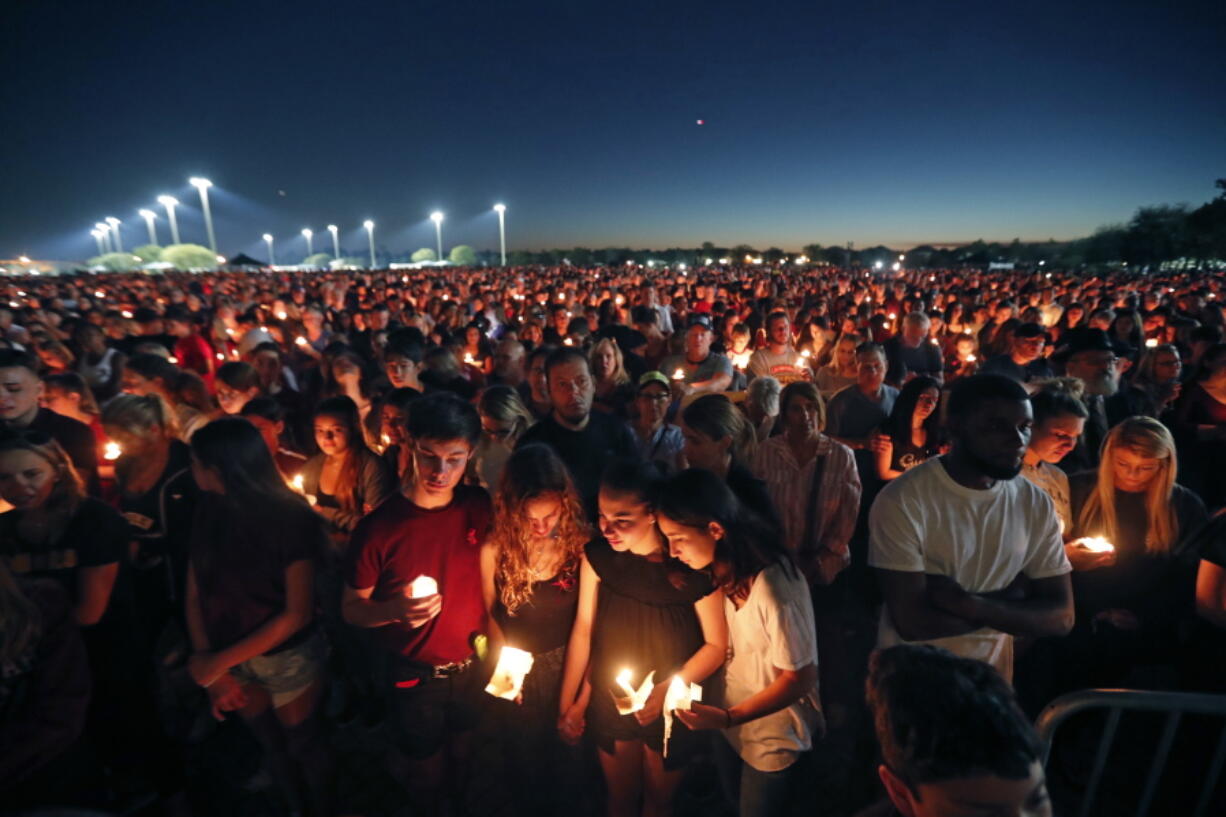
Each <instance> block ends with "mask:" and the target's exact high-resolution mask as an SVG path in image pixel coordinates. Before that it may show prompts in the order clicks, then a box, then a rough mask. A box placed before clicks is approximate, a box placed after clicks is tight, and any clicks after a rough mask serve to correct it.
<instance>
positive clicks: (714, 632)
mask: <svg viewBox="0 0 1226 817" xmlns="http://www.w3.org/2000/svg"><path fill="white" fill-rule="evenodd" d="M654 474H655V472H654V471H653V470H651V468H650V466H644V465H641V464H638V463H625V464H622V463H615V464H614V465H613V466H611V467H610V468H609V470H608V471H606V472H605V475H604V478H603V479H602V480H601V485H600V495H599V507H600V517H599V522H600V531H601V533H602V534H603V536H601V537H598V538H596V539H593V540H592V541H591V542H589V543H588V545H587V547H586V549H585V551H586V552H585V558H584V559H583V561H582V566H581V568H580V581H579V607H578V611H577V614H576V616H575V625H574V629H573V630H572V632H571V636H570V644H569V647H568V649H567V653H566V667H565V671H564V674H563V678H562V695H561V699H560V701H559V709H558V712H559V720H558V729H559V731H560V732H561V733H562V736H563V739H565V740H568V741H571V742H574V741H577V740H578V739H579V736H580V735H582V734H583V732H584V731H585V730H587V731H590V732H591V734H592V737H593V738H594V740H595V742H596V744H597V746H598V747H599V750H600V751H599V757H600V765H601V768H602V770H603V771H604V777H605V783H606V787H607V789H608V797H609V803H608V809H607V813H608V814H609V815H611V816H612V817H628V816H629V815H636V814H644V815H668V814H670V813H671V812H672V799H673V793H674V792H675V791H676V788H677V784H678V783H680V781H681V776H682V771H683V769H684V766H685V763H686V761H687V760H688V759H689V758H690V757H691V756H692V755H693V753H694V750H695V744H696V737H697V736H696V735H695V734H694V733H691V732H690V731H689V730H688V729H687V728H686V727H685V726H683V725H681V724H680V723H677V722H674V724H673V728H672V736H671V739H670V740H669V743H668V747H667V757H665V751H664V750H665V747H664V724H663V721H662V719H661V714H662V711H663V704H664V694H665V692H666V691H667V688H668V686H669V683H670V681H671V680H672V678H673V676H674V675H679V676H681V679H682V680H683V681H684V682H686V683H701V682H702V681H704V680H705V679H706V678H707V677H708V676H710V675H711V674H712V673H713V672H715V671H716V670H717V669H719V667H720V666H721V665H722V664H723V660H724V653H725V650H726V648H727V643H728V627H727V624H726V622H725V621H724V612H723V599H722V598H721V594H719V593H717V592H715V590H714V588H713V587H712V585H711V582H710V580H709V579H708V578H707V577H706V576H704V575H702V574H700V573H698V572H696V571H694V570H690V569H688V568H686V567H684V566H682V565H679V564H677V563H675V562H671V561H669V560H668V558H667V555H668V553H667V551H668V545H667V542H666V541H665V539H664V537H663V535H662V534H661V533H660V531H659V529H658V528H657V527H656V516H655V511H654V508H653V507H652V505H651V501H650V497H651V494H652V490H653V486H654V479H653V477H654ZM623 670H629V673H628V674H629V676H630V677H629V683H630V685H631V686H633V687H634V688H635V689H639V688H640V687H641V686H642V684H643V681H644V679H645V678H646V677H647V676H648V674H650V673H654V683H655V686H654V688H653V691H652V693H651V695H650V696H649V697H648V698H647V700H646V702H645V704H644V705H643V707H642V709H640V710H639V711H637V712H634V713H633V714H629V715H619V714H618V710H617V706H616V704H615V701H614V697H613V691H614V690H616V689H618V684H617V683H616V680H615V679H616V678H617V676H618V675H619V673H622V671H623Z"/></svg>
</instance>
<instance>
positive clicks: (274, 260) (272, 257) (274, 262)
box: [264, 233, 277, 267]
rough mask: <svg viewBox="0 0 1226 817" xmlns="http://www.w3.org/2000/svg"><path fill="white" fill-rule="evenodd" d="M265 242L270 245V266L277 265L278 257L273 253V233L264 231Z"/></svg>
mask: <svg viewBox="0 0 1226 817" xmlns="http://www.w3.org/2000/svg"><path fill="white" fill-rule="evenodd" d="M264 243H265V244H267V245H268V266H270V267H275V266H276V265H277V257H276V256H275V255H273V254H272V233H264Z"/></svg>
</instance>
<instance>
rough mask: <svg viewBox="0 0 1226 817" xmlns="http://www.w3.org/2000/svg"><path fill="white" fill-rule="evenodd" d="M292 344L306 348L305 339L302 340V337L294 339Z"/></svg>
mask: <svg viewBox="0 0 1226 817" xmlns="http://www.w3.org/2000/svg"><path fill="white" fill-rule="evenodd" d="M294 343H296V344H298V345H299V346H306V345H307V339H306V338H304V337H303V336H302V335H299V336H298V337H296V338H294Z"/></svg>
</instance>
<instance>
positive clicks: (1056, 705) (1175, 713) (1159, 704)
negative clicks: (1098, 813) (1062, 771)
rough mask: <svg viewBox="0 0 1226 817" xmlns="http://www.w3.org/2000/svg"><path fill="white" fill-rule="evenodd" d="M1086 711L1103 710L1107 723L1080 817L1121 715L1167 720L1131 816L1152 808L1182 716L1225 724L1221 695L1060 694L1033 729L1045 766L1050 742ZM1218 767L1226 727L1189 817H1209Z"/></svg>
mask: <svg viewBox="0 0 1226 817" xmlns="http://www.w3.org/2000/svg"><path fill="white" fill-rule="evenodd" d="M1090 710H1099V711H1105V712H1106V713H1107V720H1106V724H1105V726H1104V727H1103V731H1102V735H1101V736H1100V737H1099V740H1098V750H1097V752H1096V754H1095V756H1094V763H1093V766H1092V767H1091V771H1090V779H1089V781H1088V782H1087V784H1086V789H1085V796H1084V799H1083V800H1082V802H1081V809H1080V811H1079V812H1078V814H1079V816H1080V817H1088V816H1089V814H1090V813H1091V809H1092V808H1093V806H1094V798H1095V795H1096V794H1097V793H1098V786H1099V783H1100V782H1101V781H1102V776H1103V770H1104V769H1105V768H1106V765H1107V756H1108V755H1109V754H1110V753H1111V745H1112V743H1113V742H1114V741H1115V735H1116V731H1117V730H1118V729H1119V725H1120V718H1121V717H1122V716H1123V713H1124V712H1154V713H1160V714H1161V713H1164V714H1165V715H1166V719H1165V723H1164V725H1163V728H1162V736H1161V738H1160V739H1159V741H1158V745H1157V747H1156V748H1155V753H1154V759H1153V761H1152V762H1151V763H1150V767H1149V774H1148V775H1147V776H1146V778H1145V787H1144V789H1143V792H1142V794H1141V799H1140V800H1139V801H1138V803H1137V811H1136V817H1146V816H1147V815H1148V814H1149V809H1150V806H1151V805H1153V799H1154V795H1155V794H1156V793H1157V791H1158V783H1159V781H1160V780H1161V779H1162V773H1163V771H1164V770H1165V768H1166V762H1167V759H1168V757H1169V755H1170V753H1171V747H1172V745H1174V743H1175V733H1176V732H1177V731H1178V729H1179V724H1180V721H1181V720H1182V719H1183V717H1184V716H1185V715H1207V716H1211V717H1215V716H1216V717H1221V718H1224V719H1226V695H1205V694H1199V693H1190V692H1149V691H1143V690H1135V689H1087V690H1082V691H1080V692H1070V693H1069V694H1067V695H1061V696H1060V697H1059V698H1057V699H1056V700H1054V701H1052V702H1051V703H1050V704H1048V705H1047V706H1046V707H1044V709H1043V711H1042V712H1041V713H1039V718H1038V721H1037V722H1036V724H1035V726H1036V727H1037V729H1038V732H1039V737H1040V738H1041V739H1042V740H1043V744H1044V750H1043V751H1044V756H1043V765H1044V766H1046V765H1047V761H1048V757H1049V756H1050V754H1051V747H1052V741H1053V739H1054V737H1055V734H1056V730H1057V729H1059V727H1060V725H1061V724H1062V723H1064V722H1065V721H1067V720H1068V719H1069V718H1071V717H1072V716H1074V715H1076V714H1078V713H1081V712H1086V711H1090ZM1223 764H1226V722H1224V723H1223V724H1222V729H1221V733H1220V734H1219V736H1218V740H1217V748H1216V749H1215V750H1214V752H1213V755H1212V758H1211V759H1210V761H1209V766H1208V768H1207V770H1206V774H1205V782H1204V786H1203V787H1202V789H1201V792H1200V796H1199V797H1198V798H1197V802H1196V809H1195V811H1194V812H1193V814H1192V817H1206V815H1207V814H1208V809H1209V803H1210V799H1211V798H1212V796H1213V790H1214V787H1215V786H1216V785H1217V782H1218V780H1219V778H1220V777H1221V775H1222V766H1223Z"/></svg>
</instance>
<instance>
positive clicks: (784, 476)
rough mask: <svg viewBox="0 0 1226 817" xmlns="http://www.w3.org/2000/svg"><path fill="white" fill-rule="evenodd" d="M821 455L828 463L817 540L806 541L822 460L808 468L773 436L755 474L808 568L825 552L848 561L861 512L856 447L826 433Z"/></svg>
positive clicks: (790, 546) (820, 493)
mask: <svg viewBox="0 0 1226 817" xmlns="http://www.w3.org/2000/svg"><path fill="white" fill-rule="evenodd" d="M817 457H820V458H823V459H824V460H825V462H824V465H823V468H822V483H821V485H820V486H818V491H817V515H816V518H815V520H814V525H813V530H814V537H813V539H814V541H812V542H802V541H801V539H802V538H803V537H804V535H805V518H806V516H807V508H806V507H805V506H806V504H807V503H808V501H809V494H810V490H811V484H812V482H813V469H814V467H816V463H817V458H814V459H813V460H810V461H809V462H807V463H806V464H805V465H804V466H803V467H802V466H801V465H800V464H799V463H797V462H796V457H795V456H793V454H792V449H791V448H789V447H788V444H787V442H786V441H785V440H784V438H783V437H782V436H778V437H772V438H770V439H769V440H767V441H766V442H765V443H763V444H762V445H761V446H759V448H758V454H757V457H756V458H755V461H754V473H755V474H757V476H758V477H759V478H760V479H762V480H764V481H765V482H766V486H767V489H768V490H769V491H770V495H771V500H772V501H773V502H774V505H775V508H776V509H777V510H778V512H779V516H780V519H781V520H782V522H783V537H784V543H785V544H786V545H787V547H788V549H789V550H791V551H792V553H795V554H796V555H797V558H798V559H799V561H800V562H801V564H802V565H804V564H805V563H806V562H807V561H808V560H809V559H812V558H813V556H815V555H816V553H817V551H818V550H821V549H826V550H829V551H832V552H834V553H837V554H839V555H840V556H842V557H843V558H844V560H846V559H848V558H849V556H850V551H849V550H848V545H849V543H850V542H851V535H852V533H853V532H854V531H855V529H856V515H857V514H858V513H859V511H860V474H859V472H857V471H856V460H855V457H854V456H852V453H851V449H850V448H848V447H847V446H845V445H843V444H842V443H840V442H836V441H835V440H832V439H831V438H829V437H827V436H826V435H825V434H822V435H820V436H819V437H818V444H817Z"/></svg>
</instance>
